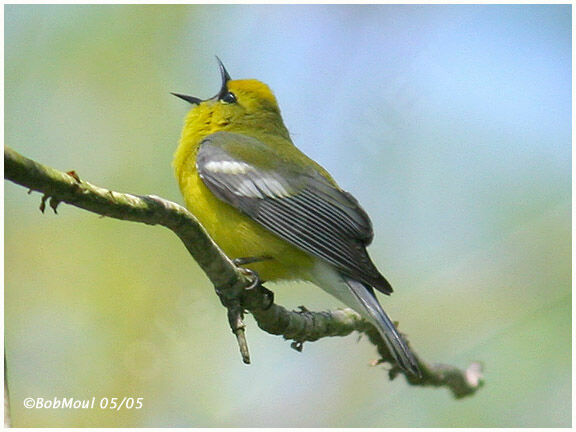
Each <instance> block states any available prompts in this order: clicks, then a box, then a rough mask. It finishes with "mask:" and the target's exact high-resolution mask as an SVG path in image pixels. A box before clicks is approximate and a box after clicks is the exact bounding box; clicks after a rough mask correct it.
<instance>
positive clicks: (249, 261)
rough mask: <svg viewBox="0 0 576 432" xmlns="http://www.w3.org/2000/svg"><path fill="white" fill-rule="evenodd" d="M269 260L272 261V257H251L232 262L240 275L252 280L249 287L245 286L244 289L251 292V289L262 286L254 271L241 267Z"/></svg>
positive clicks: (236, 259)
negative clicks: (242, 274)
mask: <svg viewBox="0 0 576 432" xmlns="http://www.w3.org/2000/svg"><path fill="white" fill-rule="evenodd" d="M271 259H272V257H269V256H253V257H241V258H234V259H233V260H232V262H233V263H234V265H236V267H238V269H239V270H240V271H241V272H242V273H244V274H245V275H246V276H248V277H250V278H252V279H253V281H252V283H251V284H250V285H249V286H247V287H246V288H245V289H247V290H251V289H253V288H256V287H257V286H258V285H262V280H260V277H259V276H258V273H256V272H255V271H254V270H250V269H248V268H246V267H242V266H245V265H246V264H252V263H257V262H262V261H268V260H271Z"/></svg>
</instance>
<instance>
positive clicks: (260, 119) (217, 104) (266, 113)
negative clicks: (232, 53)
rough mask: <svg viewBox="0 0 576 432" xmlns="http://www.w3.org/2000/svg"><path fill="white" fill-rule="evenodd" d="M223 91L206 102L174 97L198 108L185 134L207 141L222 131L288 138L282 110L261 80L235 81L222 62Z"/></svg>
mask: <svg viewBox="0 0 576 432" xmlns="http://www.w3.org/2000/svg"><path fill="white" fill-rule="evenodd" d="M218 64H219V67H220V74H221V77H222V87H221V88H220V91H219V92H218V94H217V95H216V96H214V97H212V98H210V99H205V100H202V99H200V98H197V97H194V96H186V95H182V94H178V93H173V95H174V96H177V97H179V98H180V99H184V100H185V101H187V102H190V103H191V104H193V105H194V107H193V108H192V109H191V110H190V113H189V114H188V116H187V118H186V125H185V132H189V133H193V134H194V135H195V138H203V137H204V136H206V135H209V134H211V133H214V132H218V131H229V132H238V133H243V134H246V135H252V136H255V137H256V138H259V137H260V136H261V135H264V134H274V135H277V136H278V135H281V136H284V137H286V138H288V130H287V129H286V126H284V122H283V121H282V116H281V115H280V108H279V107H278V103H277V102H276V98H275V97H274V94H273V93H272V90H270V88H269V87H268V86H267V85H266V84H264V83H262V82H260V81H257V80H254V79H246V80H232V79H231V78H230V75H229V74H228V72H227V71H226V68H225V67H224V65H223V64H222V62H221V61H220V59H218Z"/></svg>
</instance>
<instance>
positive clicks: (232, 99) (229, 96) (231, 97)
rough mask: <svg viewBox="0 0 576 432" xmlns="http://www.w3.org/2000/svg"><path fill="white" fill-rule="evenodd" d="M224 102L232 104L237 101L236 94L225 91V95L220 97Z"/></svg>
mask: <svg viewBox="0 0 576 432" xmlns="http://www.w3.org/2000/svg"><path fill="white" fill-rule="evenodd" d="M220 100H221V101H222V102H224V103H227V104H231V103H236V95H235V94H234V93H232V92H228V93H225V94H224V96H222V97H221V98H220Z"/></svg>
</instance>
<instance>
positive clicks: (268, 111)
mask: <svg viewBox="0 0 576 432" xmlns="http://www.w3.org/2000/svg"><path fill="white" fill-rule="evenodd" d="M216 59H217V62H218V67H219V70H220V76H221V82H222V83H221V88H220V90H219V91H218V93H217V94H216V95H215V96H214V97H211V98H209V99H200V98H198V97H195V96H188V95H185V94H181V93H172V94H173V95H174V96H177V97H178V98H180V99H182V100H184V101H186V102H188V103H189V104H191V105H192V108H191V109H190V111H189V113H188V114H187V116H186V118H185V121H184V126H183V129H182V133H181V137H180V141H179V144H178V147H177V149H176V152H175V154H174V159H173V167H174V171H175V175H176V178H177V181H178V184H179V187H180V190H181V192H182V195H183V197H184V200H185V204H186V207H187V208H188V210H190V211H191V212H192V213H193V214H194V215H195V217H196V218H197V219H198V221H199V222H200V223H201V225H202V226H203V227H204V228H205V230H206V231H207V233H208V234H209V235H210V237H211V238H212V239H213V240H214V242H215V243H216V244H217V245H218V246H219V247H220V248H221V249H222V250H223V251H224V253H225V254H226V255H227V256H228V257H230V258H232V259H234V260H235V262H239V263H244V264H243V266H244V267H245V268H247V269H248V270H249V271H251V272H254V273H255V274H256V275H258V278H259V279H260V280H262V281H271V282H277V281H282V280H304V281H309V282H312V283H313V284H314V285H316V286H318V287H320V288H322V289H323V290H325V291H326V292H328V293H329V294H331V295H333V296H334V297H336V298H337V299H339V300H340V301H342V302H343V303H344V304H345V305H347V306H349V307H350V308H352V309H353V310H355V311H356V312H358V313H359V314H360V315H361V316H362V317H364V318H365V319H366V320H368V321H369V322H370V323H372V324H373V325H374V326H375V327H376V328H377V330H378V332H379V333H380V335H381V336H382V338H383V339H384V342H385V343H386V346H387V347H388V349H389V351H390V353H391V354H392V356H393V358H394V359H395V361H396V363H397V365H398V366H399V367H400V368H401V369H402V370H404V371H406V372H408V373H409V374H412V375H415V376H420V375H421V373H420V368H419V366H418V362H417V360H416V357H415V356H414V354H413V353H412V351H411V350H410V348H409V347H408V345H407V344H406V342H405V341H404V339H403V338H402V336H401V335H400V334H399V333H398V331H397V329H396V327H395V325H394V324H393V322H392V320H391V319H390V317H389V316H388V315H387V314H386V312H385V311H384V309H383V308H382V306H381V304H380V302H379V301H378V299H377V297H376V293H375V290H376V291H379V292H381V293H383V294H387V295H389V294H391V293H392V291H393V290H392V287H391V285H390V283H389V282H388V281H387V280H386V278H385V277H384V276H383V275H382V274H381V273H380V271H379V270H378V269H377V268H376V266H375V265H374V263H373V262H372V260H371V258H370V257H369V255H368V252H367V250H366V247H367V246H368V245H369V244H370V243H371V242H372V239H373V237H374V232H373V227H372V223H371V221H370V218H369V217H368V215H367V213H366V212H365V211H364V209H363V208H362V207H361V206H360V204H359V203H358V201H357V200H356V199H355V198H354V197H353V196H352V195H351V194H350V193H348V192H346V191H345V190H343V189H342V188H340V186H338V184H337V183H336V181H335V180H334V179H333V178H332V176H331V175H330V174H329V173H328V172H327V171H326V170H325V169H324V168H323V167H322V166H320V165H319V164H318V163H316V162H315V161H313V160H312V159H310V158H309V157H308V156H306V155H305V154H304V153H303V152H302V151H301V150H299V149H298V148H297V147H296V146H295V145H294V143H293V142H292V139H291V137H290V133H289V131H288V129H287V128H286V126H285V124H284V121H283V119H282V115H281V112H280V108H279V105H278V102H277V100H276V97H275V96H274V93H273V92H272V90H271V89H270V87H268V86H267V85H266V84H264V83H262V82H260V81H258V80H255V79H240V80H233V79H232V78H231V77H230V75H229V73H228V71H227V70H226V68H225V67H224V64H223V63H222V61H221V60H220V59H219V58H218V57H216Z"/></svg>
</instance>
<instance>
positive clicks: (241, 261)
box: [232, 255, 272, 267]
mask: <svg viewBox="0 0 576 432" xmlns="http://www.w3.org/2000/svg"><path fill="white" fill-rule="evenodd" d="M271 259H272V257H270V256H267V255H264V256H253V257H242V258H234V259H233V260H232V262H233V263H234V264H235V265H236V266H237V267H240V266H243V265H246V264H252V263H257V262H262V261H269V260H271Z"/></svg>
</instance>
